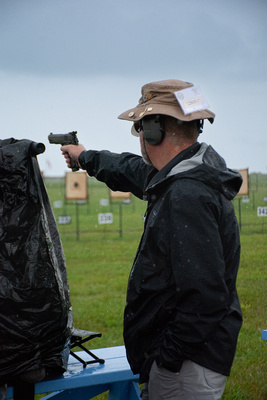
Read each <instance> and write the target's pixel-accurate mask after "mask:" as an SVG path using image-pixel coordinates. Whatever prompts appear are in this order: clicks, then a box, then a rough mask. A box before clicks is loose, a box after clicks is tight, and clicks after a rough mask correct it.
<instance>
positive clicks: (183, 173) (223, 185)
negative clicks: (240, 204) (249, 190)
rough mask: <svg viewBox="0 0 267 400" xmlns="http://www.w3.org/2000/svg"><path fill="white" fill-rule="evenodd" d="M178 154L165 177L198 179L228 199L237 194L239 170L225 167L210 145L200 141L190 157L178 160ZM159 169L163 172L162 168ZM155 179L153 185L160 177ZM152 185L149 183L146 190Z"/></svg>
mask: <svg viewBox="0 0 267 400" xmlns="http://www.w3.org/2000/svg"><path fill="white" fill-rule="evenodd" d="M185 151H187V150H185ZM182 153H183V152H182ZM182 153H180V154H182ZM180 154H178V156H177V157H175V158H174V159H173V160H172V161H171V163H172V162H174V161H175V159H176V158H177V162H176V163H175V165H174V166H173V167H172V168H171V169H169V168H168V172H167V173H166V175H165V179H166V178H167V179H168V178H170V177H172V178H175V179H181V178H188V179H194V180H198V181H201V182H203V183H205V184H206V185H209V186H211V187H212V188H213V189H216V190H218V191H220V192H221V193H222V194H223V195H224V196H225V197H226V198H227V199H229V200H232V199H233V198H234V197H235V196H236V195H237V193H238V192H239V190H240V187H241V185H242V177H241V175H240V174H239V172H237V171H234V170H231V169H229V168H227V165H226V163H225V161H224V159H223V158H222V157H221V156H220V155H219V154H218V153H217V152H216V151H215V150H214V149H213V147H212V146H210V145H208V144H206V143H201V145H200V147H199V150H198V151H197V152H196V153H195V154H194V155H193V156H192V157H191V158H186V159H182V160H181V161H179V155H180ZM165 167H167V166H165ZM165 167H164V169H165ZM161 171H162V172H163V170H161ZM161 171H159V173H161ZM156 175H158V174H156ZM160 175H161V174H160ZM161 177H162V175H161ZM155 178H156V176H155ZM165 179H164V180H165ZM156 180H157V179H156ZM156 180H155V179H153V181H154V183H155V185H157V184H158V183H160V182H161V181H162V179H160V180H158V181H157V182H156ZM151 183H152V182H151ZM155 185H152V186H155ZM152 186H151V185H149V187H148V191H149V189H150V188H152Z"/></svg>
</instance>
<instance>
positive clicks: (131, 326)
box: [79, 143, 242, 383]
mask: <svg viewBox="0 0 267 400" xmlns="http://www.w3.org/2000/svg"><path fill="white" fill-rule="evenodd" d="M79 161H80V164H81V165H82V168H84V169H86V170H87V172H88V173H89V175H91V176H95V177H96V178H97V179H98V180H101V181H103V182H105V183H106V184H107V185H108V186H109V187H110V188H111V189H112V190H120V191H131V192H132V193H133V194H134V195H136V196H138V197H139V198H144V199H146V200H147V201H148V207H147V213H146V220H145V227H144V233H143V235H142V238H141V241H140V245H139V248H138V251H137V254H136V257H135V260H134V263H133V266H132V270H131V273H130V277H129V283H128V292H127V302H126V307H125V315H124V341H125V347H126V352H127V358H128V361H129V364H130V366H131V368H132V371H133V372H134V373H135V374H136V373H140V382H141V383H142V382H145V381H147V380H148V374H149V370H150V367H151V365H152V362H153V360H156V362H157V364H158V365H159V366H163V367H164V368H166V369H168V370H170V371H175V372H178V371H180V369H181V366H182V363H183V361H184V360H187V359H189V360H192V361H193V362H196V363H198V364H200V365H202V366H204V367H206V368H209V369H211V370H214V371H216V372H219V373H221V374H224V375H229V374H230V369H231V366H232V362H233V359H234V355H235V350H236V344H237V338H238V333H239V330H240V328H241V324H242V315H241V310H240V304H239V300H238V296H237V292H236V276H237V271H238V266H239V258H240V241H239V230H238V224H237V220H236V216H235V213H234V208H233V205H232V203H231V200H232V199H233V198H234V197H235V195H236V194H237V193H238V191H239V189H240V186H241V183H242V178H241V176H240V174H239V173H238V172H236V171H233V170H230V169H228V168H227V167H226V164H225V162H224V160H223V159H222V158H221V157H220V156H219V155H218V153H216V152H215V150H214V149H213V148H212V147H211V146H208V145H207V144H205V143H202V144H201V145H200V144H199V143H196V144H194V145H193V146H191V147H189V148H188V149H186V150H184V151H183V152H181V153H180V154H178V155H177V156H176V157H175V158H174V159H173V160H172V161H171V162H170V163H168V164H167V165H166V166H165V167H164V168H163V169H162V170H160V171H157V170H156V169H155V168H153V167H149V166H148V165H146V164H145V163H144V161H143V159H142V158H141V157H139V156H136V155H133V154H130V153H122V154H115V153H110V152H108V151H101V152H98V151H87V152H83V153H82V154H81V155H80V157H79Z"/></svg>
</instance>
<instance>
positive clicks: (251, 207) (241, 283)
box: [36, 175, 267, 400]
mask: <svg viewBox="0 0 267 400" xmlns="http://www.w3.org/2000/svg"><path fill="white" fill-rule="evenodd" d="M266 178H267V176H266V175H260V176H255V175H251V176H250V187H251V190H252V192H251V193H252V194H253V201H252V196H251V199H250V202H249V203H243V202H242V201H241V200H239V199H236V200H234V206H235V209H236V214H237V217H238V218H239V217H240V215H241V218H242V221H241V222H242V223H241V226H242V229H241V245H242V254H241V263H240V270H239V275H238V281H237V287H238V293H239V298H240V302H241V306H242V311H243V319H244V322H243V327H242V329H241V332H240V336H239V341H238V346H237V352H236V357H235V361H234V364H233V368H232V373H231V377H230V378H229V379H228V380H227V384H226V389H225V393H224V395H223V400H248V399H249V400H254V399H255V400H264V399H265V400H266V399H267V384H266V356H267V347H266V345H267V344H266V342H263V341H262V339H261V330H262V329H267V318H266V310H267V296H266V288H267V278H266V260H267V246H266V241H267V236H266V233H267V218H266V222H265V220H264V219H263V218H264V217H263V218H259V217H257V214H256V208H257V206H264V204H263V203H262V201H263V200H262V199H263V198H264V197H265V196H267V184H266V182H267V179H266ZM46 186H47V190H48V194H49V198H50V201H51V204H52V205H53V204H54V201H58V200H62V201H63V203H64V184H63V183H62V182H54V181H51V182H50V181H48V182H46ZM89 193H90V195H89V196H90V198H89V202H87V203H86V204H84V205H82V206H78V207H79V208H77V206H76V204H75V203H73V202H69V203H68V204H67V205H66V204H63V207H62V208H61V209H58V208H55V209H54V213H55V216H56V218H58V216H59V215H63V214H65V215H71V216H72V222H71V224H70V225H59V232H60V236H61V239H62V243H63V248H64V252H65V256H66V260H67V271H68V280H69V285H70V293H71V302H72V306H73V316H74V323H75V326H76V327H77V328H81V329H88V330H93V331H99V332H101V333H102V337H101V338H96V339H93V340H92V341H91V343H90V345H89V348H91V349H93V348H99V347H111V346H117V345H122V344H123V337H122V323H123V311H124V304H125V296H126V288H127V280H128V275H129V272H130V268H131V265H132V261H133V258H134V255H135V252H136V249H137V246H138V242H139V239H140V236H141V233H142V228H143V222H142V215H143V214H144V212H145V207H146V204H145V203H144V202H142V201H140V200H138V199H136V198H134V199H132V202H131V204H127V205H123V206H121V207H122V208H121V211H122V226H123V232H122V234H121V233H120V213H119V211H120V206H119V205H118V203H116V204H113V205H112V206H108V207H104V206H101V205H100V199H101V198H108V190H107V188H106V187H105V185H103V184H100V183H98V182H96V181H95V180H94V179H91V178H90V180H89ZM266 205H267V203H266ZM111 211H112V212H113V216H114V222H113V224H110V225H99V224H98V219H97V214H98V213H103V212H104V213H106V212H111ZM77 212H78V219H79V230H80V233H79V235H77V232H76V229H77V225H76V217H75V216H76V213H77ZM36 398H37V396H36ZM38 398H40V397H38ZM96 399H98V400H104V399H107V394H103V395H100V396H97V398H96Z"/></svg>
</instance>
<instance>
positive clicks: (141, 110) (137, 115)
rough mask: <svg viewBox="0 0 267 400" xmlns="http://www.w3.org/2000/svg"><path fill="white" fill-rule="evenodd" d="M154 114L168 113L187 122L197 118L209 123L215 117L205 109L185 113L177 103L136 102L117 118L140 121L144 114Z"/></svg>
mask: <svg viewBox="0 0 267 400" xmlns="http://www.w3.org/2000/svg"><path fill="white" fill-rule="evenodd" d="M155 114H161V115H168V116H170V117H173V118H176V119H179V120H181V121H188V122H189V121H194V120H199V119H208V120H209V121H210V123H211V124H212V123H213V121H214V118H215V114H214V113H213V112H212V111H210V110H207V109H206V110H202V111H197V112H193V113H191V114H187V115H185V114H184V113H183V111H182V109H181V108H180V106H179V105H178V106H177V105H176V106H175V105H173V106H172V105H170V104H166V105H165V104H155V103H154V104H153V103H152V102H151V103H150V102H147V103H146V104H138V105H137V106H136V107H135V108H131V109H129V110H127V111H124V112H123V113H122V114H120V115H119V116H118V118H119V119H123V120H126V121H140V120H141V119H142V118H144V117H145V116H148V115H155Z"/></svg>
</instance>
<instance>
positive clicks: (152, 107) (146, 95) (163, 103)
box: [118, 79, 215, 124]
mask: <svg viewBox="0 0 267 400" xmlns="http://www.w3.org/2000/svg"><path fill="white" fill-rule="evenodd" d="M193 86H194V85H193V83H190V82H183V81H178V80H176V79H171V80H165V81H158V82H152V83H147V84H146V85H144V86H143V87H142V90H141V93H142V97H141V98H140V100H139V104H138V105H137V106H136V107H135V108H132V109H130V110H127V111H125V112H123V113H122V114H120V115H119V116H118V118H119V119H124V120H128V121H133V122H135V121H139V120H140V119H142V118H143V117H145V116H147V115H153V114H163V115H169V116H171V117H174V118H176V119H180V120H181V121H193V120H196V119H208V120H209V121H210V123H211V124H212V123H213V121H214V118H215V114H214V113H213V112H211V111H209V110H208V109H205V110H201V111H196V112H192V113H191V114H187V115H185V114H184V112H183V110H182V108H181V107H180V104H179V102H178V100H177V97H176V95H175V94H174V93H175V92H178V91H179V90H183V89H186V88H190V87H193Z"/></svg>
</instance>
